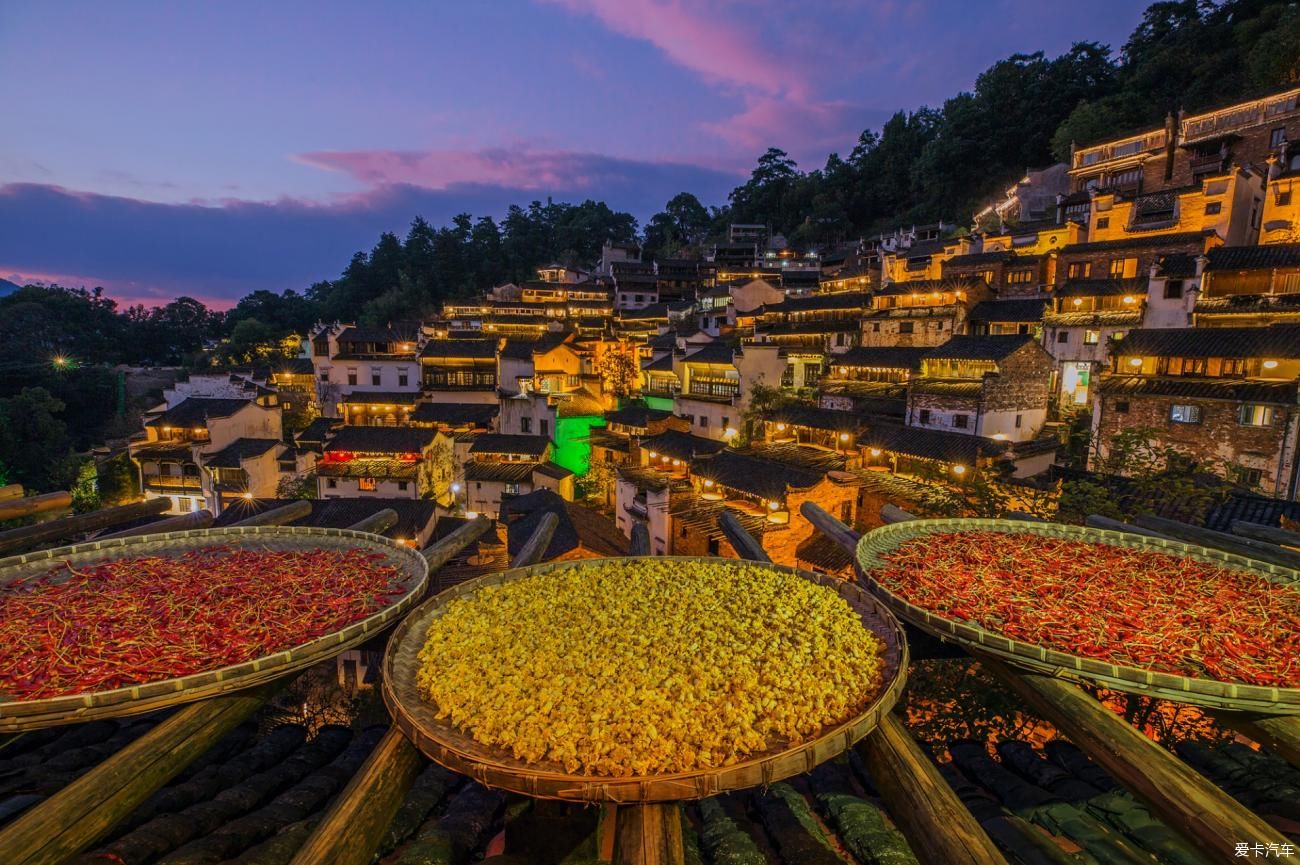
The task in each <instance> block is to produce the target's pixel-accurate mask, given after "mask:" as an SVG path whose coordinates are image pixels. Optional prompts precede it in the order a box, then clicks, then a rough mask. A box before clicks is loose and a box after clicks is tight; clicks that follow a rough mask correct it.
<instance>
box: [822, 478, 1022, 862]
mask: <svg viewBox="0 0 1300 865" xmlns="http://www.w3.org/2000/svg"><path fill="white" fill-rule="evenodd" d="M885 507H893V506H892V505H885ZM881 510H882V514H881V516H882V517H883V516H884V514H883V511H884V508H882V509H881ZM799 512H800V513H801V514H803V515H804V518H805V519H807V520H808V522H810V523H812V524H813V525H814V526H816V527H817V529H818V530H819V531H821V532H823V533H824V534H825V535H826V536H827V537H828V538H830V539H831V540H832V541H834V542H835V543H836V544H838V545H839V546H840V547H841V548H842V549H844V551H845V552H847V553H849V554H850V555H855V554H856V552H857V547H858V537H859V536H858V533H857V532H855V531H853V529H851V528H849V527H848V526H846V525H844V523H842V522H840V521H839V520H837V519H836V518H835V517H833V516H831V515H830V514H828V513H827V512H826V511H825V510H823V509H822V508H820V507H818V506H817V505H815V504H813V503H812V502H804V503H803V504H802V505H800V507H799ZM891 516H894V517H897V519H896V521H897V522H902V521H904V520H906V519H910V518H912V517H911V514H909V513H907V511H904V510H902V509H901V508H894V513H893V514H891ZM860 750H861V752H862V754H863V758H864V759H865V760H866V761H867V768H868V769H869V770H870V771H871V780H872V783H874V784H875V785H876V789H877V790H879V791H880V798H881V799H882V800H883V801H884V803H885V806H886V809H887V810H888V811H889V815H890V816H891V817H893V818H894V820H895V822H897V823H898V828H899V829H900V830H901V831H902V832H903V836H904V837H905V838H907V842H908V844H909V845H910V846H911V847H912V851H913V852H914V853H916V854H917V857H918V858H919V859H920V860H921V861H922V862H926V863H935V865H938V863H945V865H947V863H954V865H1006V861H1007V860H1006V858H1005V857H1003V855H1002V853H1001V852H999V850H998V848H997V847H996V846H995V845H994V844H993V841H992V840H990V838H989V836H988V835H987V834H986V833H985V832H984V829H983V828H982V827H981V826H980V824H979V823H978V822H977V821H976V820H975V816H974V815H973V814H971V812H970V811H968V810H967V809H966V806H965V805H963V804H962V803H961V799H959V798H957V793H956V791H955V790H953V789H952V787H951V786H950V785H949V784H948V782H947V781H945V780H944V779H943V776H942V775H940V774H939V770H938V768H936V767H935V765H934V762H933V761H931V760H930V758H929V757H927V756H926V754H925V752H924V751H923V750H921V746H920V745H918V744H917V743H916V740H915V739H913V738H912V734H911V733H909V732H908V731H907V728H906V727H904V726H903V725H902V723H901V722H900V721H899V720H898V719H897V718H895V717H894V716H893V715H886V716H885V717H883V718H881V720H880V725H879V726H878V727H877V728H876V729H875V730H874V731H872V733H871V735H869V736H867V738H865V739H863V740H862V745H861V746H860Z"/></svg>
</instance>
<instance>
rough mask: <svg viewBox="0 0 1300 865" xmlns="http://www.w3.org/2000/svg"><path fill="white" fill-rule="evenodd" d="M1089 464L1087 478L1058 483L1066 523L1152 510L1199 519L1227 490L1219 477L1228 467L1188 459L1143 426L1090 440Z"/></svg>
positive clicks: (1202, 459) (1061, 514)
mask: <svg viewBox="0 0 1300 865" xmlns="http://www.w3.org/2000/svg"><path fill="white" fill-rule="evenodd" d="M1091 466H1092V470H1093V474H1092V476H1090V477H1088V478H1084V479H1077V480H1070V481H1066V482H1065V484H1063V485H1062V488H1061V503H1060V511H1059V517H1060V519H1062V520H1063V521H1065V522H1074V523H1082V522H1083V521H1084V519H1085V518H1086V517H1087V516H1088V515H1089V514H1099V515H1101V516H1104V517H1110V518H1111V519H1116V520H1125V521H1130V520H1132V519H1133V518H1134V517H1137V516H1139V515H1141V514H1156V515H1158V516H1163V517H1168V518H1170V519H1176V520H1182V521H1185V522H1192V523H1199V522H1201V521H1202V520H1203V519H1204V518H1205V514H1206V512H1207V511H1209V509H1210V508H1211V507H1212V506H1214V505H1216V504H1219V503H1221V502H1223V501H1224V500H1225V499H1227V497H1228V495H1229V494H1230V493H1231V487H1230V486H1229V485H1228V484H1227V483H1226V482H1225V481H1224V480H1223V478H1224V477H1226V476H1227V475H1228V473H1229V470H1230V468H1231V467H1230V466H1228V465H1227V464H1226V463H1223V462H1222V461H1220V460H1217V459H1214V458H1206V457H1200V458H1196V457H1193V456H1192V455H1191V454H1189V453H1187V452H1185V451H1183V450H1181V449H1179V448H1177V447H1174V446H1172V445H1168V444H1165V443H1163V442H1162V440H1161V437H1160V431H1159V430H1154V429H1150V428H1146V427H1132V428H1129V429H1125V430H1121V431H1120V432H1118V433H1116V434H1115V435H1114V436H1112V437H1111V438H1110V440H1109V441H1107V442H1094V443H1093V448H1092V458H1091Z"/></svg>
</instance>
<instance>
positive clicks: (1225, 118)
mask: <svg viewBox="0 0 1300 865" xmlns="http://www.w3.org/2000/svg"><path fill="white" fill-rule="evenodd" d="M1297 108H1300V88H1297V89H1295V90H1290V91H1288V92H1286V93H1279V94H1277V95H1275V96H1268V97H1266V98H1264V99H1256V100H1254V101H1253V102H1245V103H1242V104H1240V105H1233V106H1231V107H1229V108H1224V109H1223V110H1221V111H1212V112H1210V113H1208V114H1198V115H1196V116H1195V117H1188V118H1186V119H1185V120H1183V122H1182V127H1181V128H1180V129H1179V134H1178V138H1179V141H1180V142H1181V143H1183V144H1188V143H1190V142H1193V141H1201V140H1204V139H1207V138H1215V137H1217V136H1220V135H1225V134H1228V133H1231V132H1235V131H1237V130H1240V129H1247V128H1249V127H1251V126H1262V125H1263V124H1265V123H1276V122H1277V121H1278V120H1279V118H1282V117H1285V116H1288V115H1291V114H1294V113H1296V110H1297Z"/></svg>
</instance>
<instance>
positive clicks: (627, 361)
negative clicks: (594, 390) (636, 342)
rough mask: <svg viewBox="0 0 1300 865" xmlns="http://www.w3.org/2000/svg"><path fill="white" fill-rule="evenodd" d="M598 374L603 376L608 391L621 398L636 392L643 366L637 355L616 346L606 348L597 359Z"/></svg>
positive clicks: (604, 385) (603, 382)
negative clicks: (638, 362) (641, 366)
mask: <svg viewBox="0 0 1300 865" xmlns="http://www.w3.org/2000/svg"><path fill="white" fill-rule="evenodd" d="M595 366H596V374H597V375H599V376H600V377H601V380H602V384H603V387H604V389H605V391H606V392H607V393H612V394H613V395H614V396H616V397H619V398H620V399H622V398H624V397H628V396H631V395H632V394H633V393H635V392H636V391H637V390H638V389H639V386H640V383H641V368H640V367H639V366H638V365H637V362H636V356H635V355H634V354H632V353H631V352H629V351H620V350H619V349H616V348H611V349H608V350H606V351H605V352H603V353H602V354H601V355H600V358H599V359H598V360H597V361H596V365H595Z"/></svg>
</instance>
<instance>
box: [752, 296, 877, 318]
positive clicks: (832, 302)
mask: <svg viewBox="0 0 1300 865" xmlns="http://www.w3.org/2000/svg"><path fill="white" fill-rule="evenodd" d="M870 302H871V295H870V294H866V293H863V292H856V291H840V292H835V293H834V294H814V295H813V296H811V297H788V298H786V299H785V300H783V301H781V302H779V303H770V304H767V305H765V306H764V307H763V309H762V311H763V312H787V313H788V312H810V311H816V310H825V309H862V308H864V307H866V306H867V304H868V303H870Z"/></svg>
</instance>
